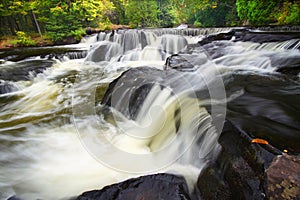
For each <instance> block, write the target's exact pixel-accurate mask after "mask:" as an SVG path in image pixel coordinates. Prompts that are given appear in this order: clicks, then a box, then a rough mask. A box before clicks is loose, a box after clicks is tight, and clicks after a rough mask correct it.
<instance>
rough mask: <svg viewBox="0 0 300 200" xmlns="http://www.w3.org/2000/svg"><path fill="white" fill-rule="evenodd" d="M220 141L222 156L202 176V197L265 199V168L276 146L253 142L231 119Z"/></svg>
mask: <svg viewBox="0 0 300 200" xmlns="http://www.w3.org/2000/svg"><path fill="white" fill-rule="evenodd" d="M219 143H220V145H221V146H222V150H221V152H220V154H219V156H218V157H217V159H216V161H215V162H212V163H210V164H208V166H207V168H205V169H204V170H203V171H202V172H201V174H200V175H199V178H198V188H199V191H200V194H201V197H202V199H204V200H205V199H209V200H211V199H228V200H229V199H230V200H231V199H264V197H265V191H266V188H265V169H267V167H268V166H269V164H270V163H271V161H272V159H273V158H274V152H269V151H268V150H269V149H271V150H274V148H273V147H272V146H270V145H268V146H265V147H262V146H261V145H260V144H253V143H251V138H250V137H249V136H248V135H247V134H246V133H244V132H243V131H241V130H239V129H237V128H236V127H234V125H233V124H232V123H231V122H229V121H226V123H225V125H224V129H223V131H222V134H221V136H220V138H219ZM267 149H268V150H267ZM279 153H280V152H279Z"/></svg>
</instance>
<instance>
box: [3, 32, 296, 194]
mask: <svg viewBox="0 0 300 200" xmlns="http://www.w3.org/2000/svg"><path fill="white" fill-rule="evenodd" d="M229 30H230V29H226V28H224V29H204V30H201V29H187V30H176V29H154V30H152V29H149V30H127V31H126V30H120V31H115V32H112V33H100V34H98V35H94V36H93V37H90V38H88V39H85V40H84V41H82V43H81V44H78V45H77V46H76V45H75V46H71V47H72V48H81V49H84V50H85V51H88V52H87V53H85V54H84V55H80V56H76V53H74V52H73V54H72V55H71V54H65V56H62V57H60V58H55V57H51V58H49V57H47V56H46V57H44V56H42V57H40V56H37V57H36V56H34V57H29V58H26V59H24V60H21V61H16V62H14V61H3V63H2V64H1V65H0V74H2V75H0V78H1V80H0V81H1V82H0V87H1V84H2V85H4V86H5V88H6V89H5V90H4V89H3V91H4V92H2V94H0V149H1V150H0V199H7V198H8V197H10V196H13V195H16V196H18V197H20V198H21V199H24V200H26V199H28V200H32V199H45V200H48V199H49V200H51V199H68V198H70V197H74V196H77V195H79V194H81V193H82V192H84V191H88V190H93V189H100V188H102V187H104V186H106V185H109V184H112V183H116V182H120V181H123V180H126V179H128V178H131V177H138V176H141V175H145V174H153V173H158V172H168V173H174V174H179V175H182V176H184V177H185V178H186V180H187V183H188V185H189V189H190V191H193V189H194V185H195V183H196V181H197V177H198V175H199V173H200V171H201V169H202V168H203V167H205V165H206V163H207V162H208V161H209V160H213V159H214V158H216V155H217V154H218V152H219V150H220V146H219V145H218V142H217V140H218V137H219V135H220V134H221V129H222V125H223V123H224V119H225V117H226V112H227V118H228V119H230V120H232V121H233V122H234V123H235V124H236V125H237V126H239V127H240V128H242V129H243V130H246V131H247V132H249V134H250V135H251V136H253V137H256V136H260V137H261V136H266V137H267V138H268V139H270V140H271V141H273V144H274V145H275V146H276V147H277V148H279V149H289V150H290V151H294V152H295V153H297V152H300V151H299V146H297V144H299V141H300V132H299V130H300V124H299V114H297V112H298V111H299V110H300V107H299V105H298V103H297V102H299V100H300V99H299V94H300V84H299V83H300V82H299V74H296V75H295V74H293V75H286V74H281V73H280V72H277V70H278V69H280V68H282V67H287V68H293V67H294V68H296V67H299V61H298V60H299V58H300V52H299V45H300V40H299V39H292V40H288V41H283V42H268V43H262V44H261V43H255V42H242V41H234V38H232V39H231V40H226V41H215V42H212V43H209V44H207V45H204V46H201V47H199V46H198V47H195V48H193V49H192V52H191V53H190V54H191V55H193V58H192V59H191V60H188V61H189V63H190V64H191V65H193V66H194V67H195V68H194V70H192V71H188V72H182V71H178V70H171V69H169V70H164V69H165V68H166V66H165V65H164V64H165V62H166V59H167V58H168V57H169V56H170V55H172V54H178V53H180V52H185V51H187V47H189V46H191V45H193V44H195V43H197V42H198V41H199V40H201V39H203V38H205V35H209V34H214V33H217V32H226V31H229ZM87 49H88V50H87ZM70 55H71V56H70ZM85 55H86V56H85ZM82 57H84V58H82ZM183 57H184V56H183ZM188 59H189V58H188ZM34 62H37V64H36V65H34ZM45 63H46V64H47V66H46V64H45ZM42 64H44V65H42ZM35 66H37V67H40V70H38V71H37V70H32V69H36V67H35ZM41 66H42V67H41ZM16 69H19V70H20V71H22V70H25V71H26V69H27V71H26V73H21V74H20V73H17V72H16V71H18V70H16ZM129 69H131V70H137V72H134V73H133V75H136V76H135V77H131V76H130V75H128V78H126V77H123V79H122V78H121V79H119V80H118V81H117V82H116V88H118V89H117V90H116V91H115V92H114V93H113V94H112V96H111V99H110V100H111V102H110V103H111V104H110V105H112V107H111V109H110V111H109V113H107V112H105V110H106V109H107V108H106V107H105V105H103V104H102V103H101V101H102V98H103V96H104V93H105V91H106V89H107V87H108V85H109V83H111V82H112V81H113V80H115V79H116V78H117V77H119V76H120V75H121V74H122V73H123V72H125V71H126V70H129ZM28 70H29V71H31V72H30V73H27V72H28ZM147 70H149V71H147ZM135 73H136V74H135ZM139 73H142V74H139ZM147 75H148V77H151V78H150V79H147V78H145V77H146V76H147ZM149 85H150V86H149ZM4 86H3V87H4ZM148 86H149V87H148ZM143 87H146V90H145V91H147V94H146V95H145V96H143V98H141V96H138V97H134V98H135V99H134V102H133V103H132V98H133V97H132V96H133V95H135V92H136V91H139V89H140V88H142V89H143ZM147 88H148V89H147ZM141 91H144V90H141ZM226 104H228V109H227V110H225V109H226V107H225V106H226ZM129 108H130V109H132V108H133V110H134V111H133V113H132V111H130V110H129ZM208 108H210V109H208ZM283 141H284V142H283Z"/></svg>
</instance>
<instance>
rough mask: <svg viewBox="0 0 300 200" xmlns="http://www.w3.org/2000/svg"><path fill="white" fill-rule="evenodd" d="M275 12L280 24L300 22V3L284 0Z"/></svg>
mask: <svg viewBox="0 0 300 200" xmlns="http://www.w3.org/2000/svg"><path fill="white" fill-rule="evenodd" d="M277 9H278V11H277V12H276V14H275V17H276V19H277V22H278V24H279V25H285V24H288V25H290V24H291V25H293V24H300V3H298V2H294V3H292V2H289V1H284V2H283V5H282V6H281V7H278V8H277Z"/></svg>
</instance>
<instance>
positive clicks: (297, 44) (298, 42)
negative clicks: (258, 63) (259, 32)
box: [249, 39, 300, 51]
mask: <svg viewBox="0 0 300 200" xmlns="http://www.w3.org/2000/svg"><path fill="white" fill-rule="evenodd" d="M288 49H289V50H296V49H298V50H299V49H300V39H292V40H287V41H283V42H268V43H263V44H258V43H254V44H252V45H251V46H250V47H249V50H275V51H276V50H277V51H280V50H288Z"/></svg>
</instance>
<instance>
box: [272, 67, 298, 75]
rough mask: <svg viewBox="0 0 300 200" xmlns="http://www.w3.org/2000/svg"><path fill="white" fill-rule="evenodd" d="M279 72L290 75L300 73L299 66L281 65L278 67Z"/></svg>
mask: <svg viewBox="0 0 300 200" xmlns="http://www.w3.org/2000/svg"><path fill="white" fill-rule="evenodd" d="M276 71H277V72H280V73H282V74H288V75H298V74H299V73H300V65H299V66H281V67H278V68H277V69H276Z"/></svg>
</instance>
